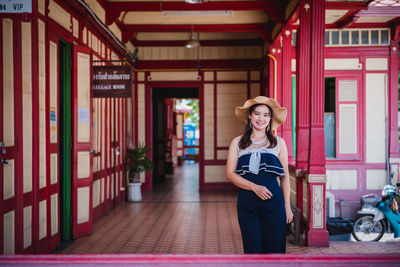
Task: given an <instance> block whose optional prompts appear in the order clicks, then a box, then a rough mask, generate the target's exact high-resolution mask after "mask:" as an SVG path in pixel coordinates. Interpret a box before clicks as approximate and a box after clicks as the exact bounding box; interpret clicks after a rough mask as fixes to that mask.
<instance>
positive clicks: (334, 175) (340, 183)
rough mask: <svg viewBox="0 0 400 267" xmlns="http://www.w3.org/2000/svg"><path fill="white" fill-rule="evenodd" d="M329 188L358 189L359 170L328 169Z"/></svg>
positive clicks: (327, 187)
mask: <svg viewBox="0 0 400 267" xmlns="http://www.w3.org/2000/svg"><path fill="white" fill-rule="evenodd" d="M326 176H327V182H326V189H327V190H356V189H357V170H326Z"/></svg>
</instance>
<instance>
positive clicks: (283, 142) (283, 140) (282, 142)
mask: <svg viewBox="0 0 400 267" xmlns="http://www.w3.org/2000/svg"><path fill="white" fill-rule="evenodd" d="M277 138H278V139H279V140H278V141H279V144H280V145H285V146H286V142H285V139H283V138H282V137H280V136H277Z"/></svg>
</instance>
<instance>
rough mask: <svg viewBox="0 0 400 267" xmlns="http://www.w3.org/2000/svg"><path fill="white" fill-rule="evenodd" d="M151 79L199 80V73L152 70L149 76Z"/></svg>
mask: <svg viewBox="0 0 400 267" xmlns="http://www.w3.org/2000/svg"><path fill="white" fill-rule="evenodd" d="M149 80H151V81H197V80H199V73H198V72H197V71H185V72H178V71H176V72H174V71H164V72H161V71H160V72H156V71H152V72H151V75H150V77H149Z"/></svg>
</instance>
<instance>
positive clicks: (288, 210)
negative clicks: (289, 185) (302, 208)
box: [285, 203, 293, 223]
mask: <svg viewBox="0 0 400 267" xmlns="http://www.w3.org/2000/svg"><path fill="white" fill-rule="evenodd" d="M285 210H286V223H291V222H292V221H293V212H292V209H291V208H290V203H285Z"/></svg>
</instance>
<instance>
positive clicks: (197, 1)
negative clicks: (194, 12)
mask: <svg viewBox="0 0 400 267" xmlns="http://www.w3.org/2000/svg"><path fill="white" fill-rule="evenodd" d="M205 2H208V0H185V3H189V4H202V3H205Z"/></svg>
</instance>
